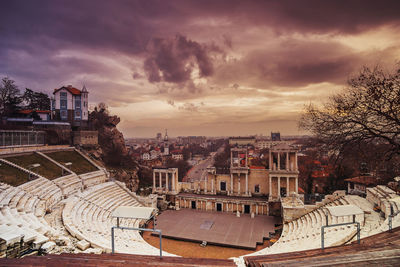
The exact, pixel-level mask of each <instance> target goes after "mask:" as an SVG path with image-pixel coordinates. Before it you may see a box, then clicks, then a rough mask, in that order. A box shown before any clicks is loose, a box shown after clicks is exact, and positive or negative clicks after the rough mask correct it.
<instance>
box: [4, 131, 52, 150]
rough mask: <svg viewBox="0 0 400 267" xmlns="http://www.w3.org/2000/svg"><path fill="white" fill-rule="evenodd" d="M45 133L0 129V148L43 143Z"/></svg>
mask: <svg viewBox="0 0 400 267" xmlns="http://www.w3.org/2000/svg"><path fill="white" fill-rule="evenodd" d="M45 135H46V134H45V132H42V131H13V130H1V131H0V148H7V147H21V146H38V145H44V144H45Z"/></svg>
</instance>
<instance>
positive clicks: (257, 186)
mask: <svg viewBox="0 0 400 267" xmlns="http://www.w3.org/2000/svg"><path fill="white" fill-rule="evenodd" d="M254 192H255V193H260V185H259V184H256V185H255V186H254Z"/></svg>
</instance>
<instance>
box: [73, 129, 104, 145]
mask: <svg viewBox="0 0 400 267" xmlns="http://www.w3.org/2000/svg"><path fill="white" fill-rule="evenodd" d="M73 135H74V145H81V146H93V145H97V144H98V139H99V138H98V136H99V133H98V131H75V132H73Z"/></svg>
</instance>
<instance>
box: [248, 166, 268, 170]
mask: <svg viewBox="0 0 400 267" xmlns="http://www.w3.org/2000/svg"><path fill="white" fill-rule="evenodd" d="M250 169H255V170H262V169H265V167H263V166H250Z"/></svg>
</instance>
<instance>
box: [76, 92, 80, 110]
mask: <svg viewBox="0 0 400 267" xmlns="http://www.w3.org/2000/svg"><path fill="white" fill-rule="evenodd" d="M75 108H77V109H80V108H81V96H80V95H77V96H75Z"/></svg>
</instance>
